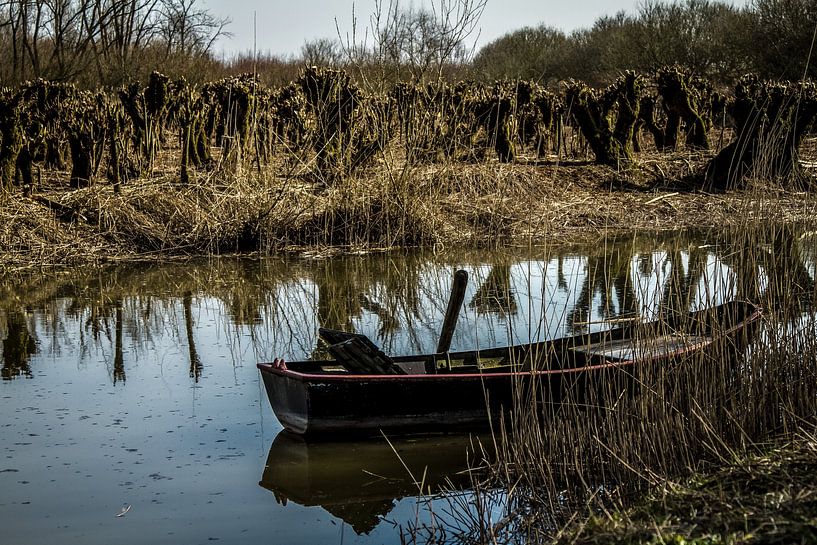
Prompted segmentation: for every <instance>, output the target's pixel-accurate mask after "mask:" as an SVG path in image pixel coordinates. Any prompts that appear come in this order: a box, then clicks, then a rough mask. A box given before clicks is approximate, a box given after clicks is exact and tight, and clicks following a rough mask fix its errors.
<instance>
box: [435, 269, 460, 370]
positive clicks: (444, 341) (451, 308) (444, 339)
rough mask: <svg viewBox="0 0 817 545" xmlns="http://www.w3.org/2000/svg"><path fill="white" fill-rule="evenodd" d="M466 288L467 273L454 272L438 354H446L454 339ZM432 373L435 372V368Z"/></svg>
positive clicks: (438, 344)
mask: <svg viewBox="0 0 817 545" xmlns="http://www.w3.org/2000/svg"><path fill="white" fill-rule="evenodd" d="M467 286H468V272H467V271H464V270H462V269H460V270H458V271H457V272H455V273H454V281H453V282H452V284H451V298H450V299H449V300H448V308H447V309H446V310H445V319H444V320H443V328H442V331H441V332H440V341H439V342H438V343H437V353H438V354H441V353H444V352H448V349H449V348H451V339H452V338H453V337H454V329H455V328H456V327H457V318H459V316H460V309H461V308H462V302H463V301H464V300H465V288H466V287H467ZM434 372H436V366H435V370H434Z"/></svg>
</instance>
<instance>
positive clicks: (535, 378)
mask: <svg viewBox="0 0 817 545" xmlns="http://www.w3.org/2000/svg"><path fill="white" fill-rule="evenodd" d="M760 317H761V309H760V308H759V307H757V306H756V305H754V304H751V303H748V302H739V301H733V302H729V303H725V304H723V305H719V306H717V307H713V308H710V309H706V310H702V311H695V312H690V313H685V314H678V315H674V316H672V317H669V318H663V319H661V320H658V321H655V322H648V323H633V324H629V325H626V326H623V327H619V328H615V329H610V330H608V331H599V332H594V333H587V334H581V335H575V336H572V337H565V338H560V339H554V340H547V341H542V342H537V343H531V344H522V345H515V346H509V347H502V348H489V349H484V350H474V351H463V352H444V351H440V352H438V353H434V354H421V355H413V356H395V357H389V356H387V355H385V354H383V353H382V352H381V351H380V350H379V349H378V348H377V347H376V346H375V345H374V344H373V343H371V341H369V340H368V339H366V338H365V337H363V336H362V335H354V334H345V333H342V332H337V331H329V330H322V331H321V334H322V337H324V338H325V339H327V340H328V341H329V343H330V347H329V352H330V354H332V355H333V356H334V359H328V360H309V361H299V362H286V363H285V364H283V363H282V362H279V361H276V362H273V363H259V364H258V368H259V369H260V371H261V376H262V377H263V380H264V386H265V387H266V390H267V396H268V398H269V401H270V404H271V405H272V409H273V411H274V412H275V415H276V416H277V418H278V420H279V421H280V422H281V424H282V425H283V426H284V428H285V429H287V430H289V431H290V432H292V433H296V434H304V435H313V436H314V435H324V434H377V433H379V432H380V431H381V430H382V431H384V432H389V433H398V434H399V433H411V432H423V433H424V432H432V431H440V430H462V429H467V428H472V429H473V428H483V427H485V426H487V425H488V424H489V423H490V420H491V417H492V416H497V415H498V414H501V413H502V412H503V411H508V410H510V409H511V408H512V406H513V404H514V400H515V399H520V397H519V396H520V395H523V394H524V393H525V392H531V391H535V394H534V395H535V396H536V400H537V402H539V403H560V402H562V401H564V400H566V399H570V400H574V401H576V400H578V401H581V400H583V399H588V396H590V395H591V394H592V392H594V391H598V390H599V389H600V388H603V387H605V385H610V384H616V385H621V386H622V387H623V388H629V387H631V386H632V384H633V383H634V382H636V381H635V380H634V377H635V376H636V375H637V374H639V373H640V372H642V371H644V370H649V369H659V370H660V369H661V368H662V367H667V368H669V367H671V366H672V365H673V364H676V363H679V362H683V361H686V360H689V359H690V358H692V357H698V356H700V357H711V358H713V360H712V362H713V364H715V363H719V362H722V360H723V359H724V358H725V357H727V355H732V356H735V355H737V354H741V353H743V350H744V348H745V347H746V344H747V343H748V341H749V339H750V338H751V336H752V335H753V334H754V332H755V330H756V329H757V326H758V325H759V323H760Z"/></svg>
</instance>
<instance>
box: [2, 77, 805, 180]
mask: <svg viewBox="0 0 817 545" xmlns="http://www.w3.org/2000/svg"><path fill="white" fill-rule="evenodd" d="M815 118H817V90H815V86H814V84H812V83H810V82H801V83H789V82H767V81H761V80H759V79H757V78H755V77H753V76H746V77H744V78H742V79H741V80H740V81H738V82H737V83H736V85H735V87H734V89H733V91H732V92H728V93H727V92H719V91H716V90H715V89H714V87H713V86H712V85H711V84H710V83H709V82H707V81H706V80H704V79H701V78H699V77H696V76H694V75H693V74H691V73H690V72H689V71H688V70H685V69H683V68H681V67H677V66H672V67H665V68H662V69H660V70H658V71H656V72H655V73H654V74H652V75H650V76H646V75H642V74H637V73H635V72H627V73H625V74H623V75H622V76H621V77H620V78H619V79H618V80H617V81H616V82H614V83H613V84H612V85H610V86H609V87H607V88H606V89H593V88H590V87H588V86H587V85H585V84H584V83H582V82H577V81H569V82H566V83H564V84H563V85H562V86H561V91H559V92H553V91H551V90H547V89H545V88H543V87H541V86H540V85H538V84H535V83H532V82H527V81H510V80H508V81H500V82H496V83H495V84H494V85H492V86H485V85H477V84H470V83H468V82H460V83H455V84H449V83H445V82H440V83H433V84H422V85H420V84H408V83H398V84H396V85H394V86H393V87H392V88H391V89H390V90H388V91H387V92H386V93H384V94H374V93H369V92H366V91H365V90H364V89H363V88H362V87H361V86H360V85H358V84H356V83H355V82H354V81H353V80H352V79H351V78H350V77H349V75H348V74H346V73H345V72H344V71H342V70H338V69H331V68H318V67H308V68H305V69H303V70H302V71H301V73H300V75H299V77H298V79H297V80H296V81H294V82H292V83H291V84H289V85H287V86H284V87H281V88H277V89H272V88H269V87H266V86H264V85H261V84H260V83H259V82H258V80H257V78H255V77H254V76H252V75H243V76H237V77H230V78H226V79H222V80H219V81H215V82H211V83H207V84H205V85H202V86H196V85H192V84H190V83H188V82H187V81H185V80H184V79H179V80H175V81H171V80H170V79H169V78H167V77H165V76H163V75H162V74H159V73H158V72H154V73H153V74H152V75H151V77H150V79H149V81H148V83H147V85H145V86H142V85H141V84H139V83H133V84H131V85H129V86H127V87H124V88H122V89H120V90H118V91H116V92H108V91H103V90H99V91H96V92H92V91H80V90H78V89H77V88H75V87H74V86H72V85H69V84H63V83H54V82H48V81H43V80H38V81H34V82H29V83H26V84H24V85H22V86H21V87H20V88H18V89H16V90H12V89H4V90H2V92H1V93H0V186H2V188H3V189H4V190H5V191H11V190H12V188H13V186H14V185H15V184H16V185H20V186H23V187H24V188H26V190H27V191H28V190H30V189H31V188H32V187H34V185H35V178H36V177H37V173H41V172H42V171H43V170H49V169H51V170H54V171H61V170H64V169H67V168H68V165H69V163H70V174H69V175H68V176H67V179H68V182H69V186H70V187H72V188H81V187H86V186H88V185H90V184H91V183H92V182H95V181H98V180H101V179H105V180H107V181H108V182H109V183H110V184H112V186H113V187H114V189H115V190H117V189H118V188H119V187H120V186H121V184H123V183H133V182H138V181H140V180H144V179H145V178H146V177H150V176H151V175H152V174H153V173H154V167H155V165H156V162H157V159H158V158H159V157H160V156H162V155H163V154H164V155H168V156H171V157H172V161H174V162H175V163H176V167H175V168H177V169H178V178H179V180H180V182H181V183H183V184H184V183H187V182H189V180H190V178H191V176H192V175H195V173H196V172H204V171H209V170H212V169H213V168H216V167H218V168H224V169H227V171H228V173H229V172H230V169H233V168H234V167H235V165H238V164H243V165H251V166H254V167H255V168H257V169H258V170H259V171H260V170H263V168H264V166H265V165H269V164H276V165H277V166H280V165H281V164H282V163H281V162H283V163H284V164H288V165H290V166H291V172H296V171H297V172H298V173H301V174H303V173H307V174H309V176H311V177H312V178H313V179H314V180H317V181H320V182H323V183H324V184H327V185H331V184H333V183H335V182H337V181H338V180H340V179H343V178H346V177H349V176H352V175H354V174H355V173H357V172H359V171H361V170H363V169H365V168H366V167H367V166H369V165H371V164H372V163H373V162H374V161H373V160H374V159H375V158H378V157H380V158H384V159H385V158H387V157H388V158H396V159H397V161H398V162H399V163H400V164H401V165H416V164H418V163H435V162H436V163H439V162H446V163H451V162H452V161H467V162H474V161H480V160H485V159H486V158H487V157H490V155H491V152H490V150H493V152H494V153H495V155H496V157H497V158H498V159H499V160H500V161H502V162H515V161H523V160H525V158H529V157H530V156H531V155H535V156H536V157H539V158H541V157H543V156H546V155H552V154H556V155H558V157H559V158H560V159H569V158H571V157H576V156H577V155H578V154H584V153H586V150H587V149H588V148H589V150H590V151H591V152H592V155H593V157H594V158H595V161H596V162H597V163H599V164H604V165H611V166H614V167H620V166H622V165H631V164H634V163H637V162H638V153H639V151H640V150H641V149H644V148H650V149H652V148H653V147H654V148H655V149H657V150H658V151H670V150H676V149H678V148H679V146H682V145H683V146H685V147H686V148H689V149H698V150H710V149H711V148H712V144H711V142H710V140H709V135H710V133H711V129H712V128H713V127H714V126H716V125H719V126H720V127H721V128H731V129H732V130H733V132H734V135H735V137H734V140H733V141H732V142H731V143H729V144H728V145H726V146H725V147H724V148H723V149H721V150H719V152H718V153H717V155H715V157H714V158H713V159H712V160H711V162H710V163H709V164H708V165H707V166H706V168H704V169H703V170H702V171H701V172H699V173H698V175H697V178H695V180H694V181H697V182H698V184H699V186H705V187H708V188H714V189H731V188H738V187H741V186H742V185H743V184H744V183H745V180H746V179H748V178H751V177H753V178H762V179H769V178H783V179H785V180H786V181H792V180H794V181H796V182H802V181H803V179H804V175H803V174H802V172H800V170H799V168H798V165H799V163H798V152H797V149H798V146H799V145H800V143H801V141H802V139H803V137H804V136H805V135H806V134H808V133H809V132H810V131H812V129H813V125H814V120H815ZM650 141H651V142H652V143H650ZM179 150H180V152H179ZM712 151H716V150H712ZM69 156H70V161H69V160H67V159H68V157H69ZM275 161H278V163H275ZM166 162H167V161H166Z"/></svg>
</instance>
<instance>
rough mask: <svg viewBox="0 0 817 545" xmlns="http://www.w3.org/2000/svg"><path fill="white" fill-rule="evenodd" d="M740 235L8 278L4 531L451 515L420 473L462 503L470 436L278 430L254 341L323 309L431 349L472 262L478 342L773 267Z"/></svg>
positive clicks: (275, 538)
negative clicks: (364, 437)
mask: <svg viewBox="0 0 817 545" xmlns="http://www.w3.org/2000/svg"><path fill="white" fill-rule="evenodd" d="M810 240H811V239H808V238H806V239H804V238H800V237H796V236H792V237H791V239H790V240H788V239H787V241H786V243H785V245H784V250H785V251H786V252H789V253H791V255H790V256H788V257H787V258H786V259H788V260H789V261H790V262H792V263H796V266H797V267H798V271H799V272H797V274H799V275H800V277H799V278H797V279H795V280H796V281H797V282H800V283H802V284H809V283H810V286H811V287H812V288H813V285H814V271H815V268H814V255H815V252H814V244H810ZM740 251H741V250H739V249H738V250H736V249H735V247H734V246H733V245H730V242H729V240H728V237H727V239H724V238H723V237H720V236H713V235H710V236H707V237H688V236H686V235H680V234H679V235H671V236H664V237H659V238H656V237H648V236H644V237H635V238H628V239H626V240H619V241H608V242H606V243H604V244H599V245H594V246H593V247H585V248H570V249H561V250H553V249H551V250H548V251H524V252H500V253H498V252H490V253H487V252H472V253H462V254H453V253H452V254H448V255H446V256H433V255H427V254H417V253H409V254H377V255H368V256H346V257H338V258H327V259H294V258H287V259H275V258H271V259H265V260H246V259H245V260H240V259H216V260H207V261H194V262H184V263H167V264H142V265H128V266H124V265H122V266H109V267H102V268H77V269H74V270H70V271H61V272H53V271H52V272H44V273H41V274H32V275H29V276H27V277H25V278H22V279H20V278H15V279H13V280H11V279H9V280H6V281H2V280H0V339H1V340H2V353H1V355H2V379H3V380H2V381H0V408H1V409H2V412H3V419H2V421H0V445H2V459H0V527H1V528H2V530H0V532H2V535H3V538H2V542H3V543H4V544H9V545H13V544H22V543H26V544H39V543H43V544H45V543H48V544H51V543H55V542H58V543H59V542H62V543H84V544H94V543H105V544H107V543H111V542H114V541H115V542H117V543H211V542H213V541H222V542H227V543H281V544H284V543H287V544H292V543H296V544H297V543H399V542H400V533H401V532H404V531H406V529H407V528H410V527H412V526H416V525H418V524H419V525H423V524H429V523H430V522H431V521H432V519H431V517H430V515H429V513H428V506H429V505H432V506H433V507H434V508H435V510H436V512H437V513H436V514H437V516H441V517H442V520H443V521H445V520H446V515H445V511H446V510H449V511H450V506H449V505H448V503H447V502H446V500H444V499H441V498H439V497H438V496H437V495H436V494H430V495H429V494H426V495H420V493H419V491H418V487H417V485H416V484H415V482H414V481H415V480H420V479H421V477H420V476H422V475H423V474H425V476H426V477H425V483H426V486H427V490H426V491H428V489H430V491H431V492H437V490H438V488H437V485H438V484H439V483H441V482H443V479H444V477H446V476H448V477H450V478H451V484H452V485H454V486H455V487H457V488H463V489H465V490H466V491H465V492H463V493H459V494H457V495H456V496H454V498H455V501H456V502H457V505H459V506H460V508H462V509H464V507H463V506H464V505H465V504H467V501H468V494H469V493H468V492H467V488H468V483H469V478H468V475H467V474H466V473H462V470H463V469H464V468H465V467H466V465H467V459H468V458H470V459H471V460H472V463H473V461H474V460H475V459H476V460H478V459H479V457H478V456H477V457H476V458H475V454H474V453H473V452H472V448H473V442H472V439H470V438H468V437H457V436H442V437H432V438H426V439H410V440H400V441H395V442H394V444H393V448H394V449H395V450H397V451H398V452H400V454H401V458H402V460H403V462H404V463H405V466H404V465H403V464H402V463H401V462H400V460H398V458H397V456H395V454H394V452H393V450H392V447H391V446H389V445H388V444H387V443H386V442H385V440H376V441H373V442H372V441H370V442H367V443H328V444H320V443H313V444H307V443H304V442H303V441H301V440H299V439H297V438H293V437H291V436H289V435H287V434H283V433H281V426H280V424H279V423H278V422H277V420H276V419H275V417H274V416H273V414H272V412H271V410H270V408H269V404H268V403H267V400H266V398H265V395H266V394H265V393H264V391H263V387H262V385H261V382H260V380H259V376H258V372H257V369H256V368H255V363H256V362H257V361H260V360H261V361H266V360H269V359H271V358H272V357H281V356H283V357H285V358H287V359H290V360H291V359H297V358H306V357H311V356H312V355H314V354H315V353H316V352H319V349H318V342H317V335H316V332H317V328H318V327H319V326H323V327H332V328H337V329H346V330H357V331H360V332H363V333H366V334H368V335H370V336H371V337H372V339H374V340H376V342H377V343H378V344H380V345H381V346H383V347H384V349H385V350H386V351H387V352H391V353H395V354H405V353H414V352H428V351H432V350H433V348H434V346H435V345H436V340H437V334H438V331H439V327H440V324H441V322H442V316H443V312H444V309H445V306H446V303H447V292H448V289H449V284H450V280H451V274H452V272H453V271H454V270H455V269H456V268H464V269H466V270H468V271H469V273H470V276H471V282H470V284H469V288H468V292H467V295H466V299H465V305H464V308H463V310H462V313H461V316H460V322H459V325H458V328H457V333H456V335H455V338H454V343H453V347H452V348H453V349H456V350H460V349H470V348H476V347H484V346H493V345H497V344H500V345H501V344H507V343H512V342H514V343H515V342H524V341H530V340H534V339H542V338H547V337H556V336H560V335H565V334H572V333H574V332H578V331H583V330H587V329H598V328H604V327H610V322H609V320H611V319H615V318H616V317H621V316H624V317H631V316H633V315H641V316H646V317H649V316H651V315H653V314H655V313H656V312H657V311H658V310H659V309H660V308H661V307H662V306H667V305H678V306H683V307H688V308H698V307H702V306H706V305H709V304H714V303H717V302H720V301H723V300H727V299H731V298H734V297H741V296H745V293H746V290H747V289H749V288H747V286H752V288H751V289H762V287H763V284H764V283H767V282H769V281H772V280H773V279H772V278H771V277H772V276H774V275H775V274H777V273H776V271H775V270H774V267H773V266H771V265H770V266H767V267H765V268H764V267H763V266H761V267H760V268H758V269H757V270H756V271H752V272H751V274H747V273H746V271H742V270H740V259H738V258H737V257H736V256H739V255H740ZM776 251H777V252H778V253H779V251H780V249H779V248H777V250H776ZM774 253H775V252H772V254H774ZM786 274H792V273H791V272H787V273H786ZM747 277H748V278H749V280H747ZM482 440H483V441H485V438H482ZM486 442H487V441H486ZM467 451H468V452H469V453H468V454H467ZM124 510H127V511H126V512H125V513H124V514H122V516H117V515H118V514H121V513H122V511H124ZM495 510H496V512H495V513H490V514H489V516H491V517H495V520H498V519H499V518H501V517H502V512H501V503H499V504H497V505H496V507H495ZM435 520H436V521H437V522H439V520H440V519H435ZM447 520H448V521H449V523H451V524H455V523H456V521H454V520H453V519H452V517H451V516H449V517H448V518H447Z"/></svg>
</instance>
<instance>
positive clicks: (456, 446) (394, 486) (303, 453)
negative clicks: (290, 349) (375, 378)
mask: <svg viewBox="0 0 817 545" xmlns="http://www.w3.org/2000/svg"><path fill="white" fill-rule="evenodd" d="M390 441H391V444H389V442H388V441H386V439H384V438H379V439H378V440H370V441H366V442H308V441H304V440H303V439H302V438H301V437H298V436H295V435H292V434H289V433H287V432H285V431H282V432H281V433H279V434H278V435H277V436H276V437H275V440H274V441H273V442H272V446H270V450H269V455H268V456H267V464H266V466H265V467H264V474H263V476H262V477H261V482H260V483H259V484H260V485H261V486H262V487H264V488H266V489H268V490H270V491H271V492H272V493H273V494H274V495H275V499H276V501H277V502H278V503H279V504H281V505H286V504H287V502H290V501H291V502H295V503H297V504H299V505H302V506H305V507H312V506H319V507H321V508H323V509H324V510H326V511H327V512H328V513H330V514H331V515H332V516H335V517H337V518H339V519H341V520H343V521H344V522H346V523H347V524H349V526H351V527H352V529H353V530H354V531H355V532H356V533H357V534H368V533H369V532H371V531H372V530H373V529H374V528H375V527H376V526H377V525H378V524H380V522H381V521H383V519H384V517H386V516H387V515H388V514H389V513H390V512H391V511H392V509H394V507H395V506H396V505H397V502H398V501H399V500H401V499H403V498H407V497H417V496H422V495H431V494H436V493H438V492H440V491H441V489H442V488H444V489H445V490H446V491H451V490H464V489H467V488H468V487H469V486H470V485H471V482H472V480H471V479H472V476H473V475H474V472H476V471H478V469H479V467H480V466H482V465H483V464H484V463H485V460H486V459H487V458H488V456H486V454H485V452H487V451H489V448H492V447H491V443H490V438H489V437H484V436H482V437H480V436H469V435H439V436H430V437H427V436H424V437H415V438H400V439H395V440H390Z"/></svg>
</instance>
